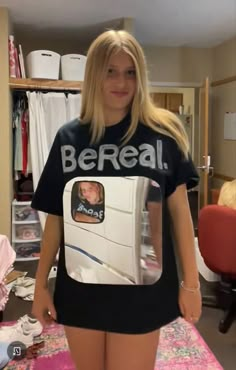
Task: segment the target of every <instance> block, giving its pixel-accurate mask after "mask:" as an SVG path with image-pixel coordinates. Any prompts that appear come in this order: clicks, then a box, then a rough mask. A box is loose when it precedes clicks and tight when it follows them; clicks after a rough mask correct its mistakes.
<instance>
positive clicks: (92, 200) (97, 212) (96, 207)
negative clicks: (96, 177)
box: [73, 181, 104, 223]
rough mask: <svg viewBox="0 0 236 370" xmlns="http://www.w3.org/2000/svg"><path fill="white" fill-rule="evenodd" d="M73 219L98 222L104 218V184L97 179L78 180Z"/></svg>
mask: <svg viewBox="0 0 236 370" xmlns="http://www.w3.org/2000/svg"><path fill="white" fill-rule="evenodd" d="M76 185H77V186H78V189H77V198H76V201H75V208H74V211H73V219H74V220H75V221H78V222H88V223H96V222H102V221H103V219H104V194H103V186H102V184H99V183H98V182H95V181H78V184H76Z"/></svg>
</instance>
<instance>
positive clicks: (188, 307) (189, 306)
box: [179, 286, 202, 324]
mask: <svg viewBox="0 0 236 370" xmlns="http://www.w3.org/2000/svg"><path fill="white" fill-rule="evenodd" d="M179 307H180V311H181V313H182V315H183V317H184V319H185V320H186V321H188V322H190V323H192V324H195V323H196V322H198V320H199V319H200V316H201V313H202V297H201V291H200V289H199V290H195V291H194V292H190V291H188V290H186V289H184V288H183V287H182V286H181V287H180V290H179Z"/></svg>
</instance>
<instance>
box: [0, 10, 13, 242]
mask: <svg viewBox="0 0 236 370" xmlns="http://www.w3.org/2000/svg"><path fill="white" fill-rule="evenodd" d="M9 29H10V24H9V18H8V11H7V9H4V8H0V60H1V73H0V102H1V115H0V132H1V134H0V158H1V160H0V174H1V182H0V234H4V235H7V236H8V237H10V234H11V222H10V220H11V200H12V186H11V184H12V172H11V168H12V150H11V148H12V145H11V137H12V136H11V130H12V128H11V124H10V122H11V121H10V94H9V89H8V76H9V65H8V34H9Z"/></svg>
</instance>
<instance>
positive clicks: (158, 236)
mask: <svg viewBox="0 0 236 370" xmlns="http://www.w3.org/2000/svg"><path fill="white" fill-rule="evenodd" d="M94 179H95V178H94V177H76V178H74V179H72V180H70V181H69V182H68V183H67V184H66V186H65V189H64V195H63V208H64V235H65V260H66V269H67V273H68V275H69V276H70V277H71V278H73V279H74V280H76V281H78V282H81V283H93V284H117V285H124V284H126V285H150V284H154V283H155V282H156V281H157V280H158V279H159V278H160V276H161V273H162V194H161V188H160V186H159V184H158V183H156V182H155V181H153V180H152V179H149V178H146V177H138V176H131V177H99V181H97V179H98V177H96V181H95V180H94Z"/></svg>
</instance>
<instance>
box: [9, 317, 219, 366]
mask: <svg viewBox="0 0 236 370" xmlns="http://www.w3.org/2000/svg"><path fill="white" fill-rule="evenodd" d="M5 324H6V325H9V324H10V323H4V325H5ZM39 339H41V340H44V346H43V347H40V346H39V347H38V350H37V358H36V359H34V358H32V359H23V360H20V361H11V362H9V363H8V365H7V366H6V367H5V368H4V370H54V369H55V370H75V367H74V366H73V363H72V360H71V357H70V353H69V352H68V346H67V341H66V338H65V335H64V330H63V326H61V325H58V324H53V325H51V326H50V327H47V328H45V329H44V331H43V333H42V334H41V336H40V337H39ZM37 341H38V338H37ZM170 369H171V370H203V369H204V370H223V368H222V366H221V365H220V364H219V362H218V361H217V360H216V358H215V356H214V355H213V353H212V352H211V350H210V349H209V348H208V346H207V345H206V343H205V342H204V340H203V339H202V337H201V336H200V334H199V332H198V331H197V329H196V328H195V327H194V326H193V325H191V324H189V323H187V322H186V321H185V320H183V319H182V318H179V319H177V320H176V321H173V322H172V323H170V324H169V325H167V326H165V327H164V328H163V329H162V331H161V338H160V344H159V348H158V352H157V358H156V366H155V370H170Z"/></svg>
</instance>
